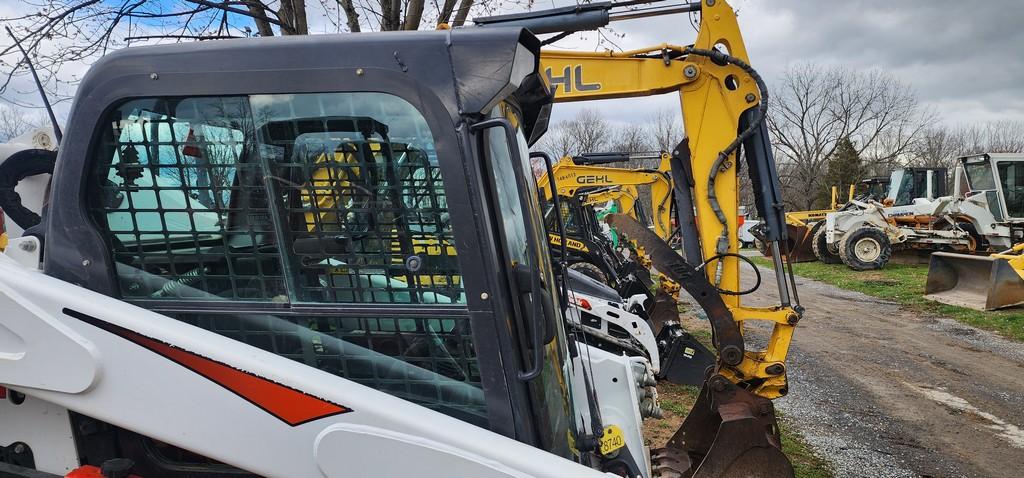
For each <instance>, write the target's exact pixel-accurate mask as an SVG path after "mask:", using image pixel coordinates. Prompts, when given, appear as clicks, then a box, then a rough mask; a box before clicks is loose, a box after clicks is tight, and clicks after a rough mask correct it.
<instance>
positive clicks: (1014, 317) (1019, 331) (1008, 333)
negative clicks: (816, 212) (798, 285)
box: [751, 257, 1024, 341]
mask: <svg viewBox="0 0 1024 478" xmlns="http://www.w3.org/2000/svg"><path fill="white" fill-rule="evenodd" d="M751 259H752V260H753V261H754V262H755V263H757V264H758V265H760V266H764V267H771V262H770V261H769V260H768V259H765V258H763V257H752V258H751ZM793 272H794V273H796V275H798V276H801V277H806V278H808V279H814V280H817V281H821V282H825V283H827V284H832V285H834V286H837V287H841V288H843V289H848V290H853V291H857V292H863V293H865V294H867V295H871V296H875V297H880V298H882V299H887V300H891V301H893V302H897V303H899V304H902V305H904V306H906V307H908V308H909V309H911V310H913V311H915V312H919V313H926V314H935V315H941V316H944V317H949V318H951V319H955V320H958V321H960V322H963V323H965V324H968V325H971V326H974V327H977V328H979V329H984V330H991V331H993V332H997V333H999V334H1001V335H1003V336H1004V337H1007V338H1010V339H1013V340H1017V341H1024V311H1020V310H1008V311H1006V310H994V311H987V312H982V311H978V310H973V309H967V308H964V307H957V306H955V305H946V304H941V303H938V302H933V301H930V300H926V299H925V298H924V284H925V281H926V279H927V278H928V266H927V265H923V264H921V265H916V264H915V265H911V264H889V265H887V266H885V268H884V269H881V270H876V271H855V270H852V269H850V268H848V267H846V265H844V264H825V263H822V262H801V263H799V264H793Z"/></svg>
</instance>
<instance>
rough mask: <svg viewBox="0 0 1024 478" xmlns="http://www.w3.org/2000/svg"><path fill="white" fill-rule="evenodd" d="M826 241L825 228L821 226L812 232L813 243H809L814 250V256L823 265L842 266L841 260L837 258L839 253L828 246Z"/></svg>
mask: <svg viewBox="0 0 1024 478" xmlns="http://www.w3.org/2000/svg"><path fill="white" fill-rule="evenodd" d="M826 239H827V237H826V236H825V227H824V226H821V227H819V228H818V230H817V231H815V232H814V237H813V239H812V240H813V241H814V242H812V243H811V246H812V249H814V256H815V257H817V258H818V260H819V261H821V262H824V263H825V264H842V263H843V259H842V258H840V257H839V251H837V250H836V248H835V247H834V246H829V244H828V241H827V240H826Z"/></svg>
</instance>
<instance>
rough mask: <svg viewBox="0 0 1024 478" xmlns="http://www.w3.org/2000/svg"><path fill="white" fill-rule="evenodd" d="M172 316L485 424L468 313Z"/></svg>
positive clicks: (476, 422)
mask: <svg viewBox="0 0 1024 478" xmlns="http://www.w3.org/2000/svg"><path fill="white" fill-rule="evenodd" d="M174 317H175V318H177V319H179V320H182V321H184V322H187V323H189V324H192V325H195V326H198V327H202V328H204V329H207V330H212V331H214V332H217V333H219V334H222V335H225V336H227V337H229V338H232V339H234V340H238V341H240V342H245V343H247V344H249V345H252V346H255V347H257V348H260V349H263V350H266V351H268V352H273V353H275V354H277V355H281V356H283V357H286V358H289V359H292V360H295V361H297V362H301V363H304V364H306V365H309V366H311V367H316V368H319V369H320V370H324V371H326V372H329V373H332V374H335V375H338V376H342V377H345V378H348V379H350V380H353V381H355V382H357V383H360V384H363V385H366V386H368V387H371V388H374V389H376V390H380V391H383V392H387V393H389V394H391V395H395V396H397V397H399V398H403V399H405V400H409V401H411V402H414V403H418V404H420V405H423V406H425V407H427V408H430V409H433V410H437V411H439V412H441V413H444V414H447V415H451V416H454V417H456V418H459V419H461V420H464V421H467V422H470V423H473V424H476V425H479V426H483V427H486V426H487V412H486V404H485V400H484V394H483V390H482V386H481V378H480V370H479V368H478V365H477V359H476V354H475V352H474V350H473V343H472V337H471V335H470V329H469V319H468V318H466V317H453V318H440V317H439V318H430V319H410V318H379V317H378V318H368V317H335V316H305V315H274V314H212V313H206V314H194V313H180V314H174Z"/></svg>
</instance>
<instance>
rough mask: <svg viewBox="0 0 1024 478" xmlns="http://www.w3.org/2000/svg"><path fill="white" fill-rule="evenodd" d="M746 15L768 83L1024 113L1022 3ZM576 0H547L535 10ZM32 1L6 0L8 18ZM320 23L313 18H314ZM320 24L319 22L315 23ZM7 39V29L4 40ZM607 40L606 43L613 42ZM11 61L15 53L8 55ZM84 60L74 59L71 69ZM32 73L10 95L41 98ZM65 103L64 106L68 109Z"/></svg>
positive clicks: (911, 0)
mask: <svg viewBox="0 0 1024 478" xmlns="http://www.w3.org/2000/svg"><path fill="white" fill-rule="evenodd" d="M731 3H732V5H733V6H734V7H735V8H736V9H737V10H738V12H739V20H740V27H741V29H742V31H743V35H744V39H745V41H746V44H747V49H748V51H749V53H750V59H751V63H752V64H753V66H754V67H755V68H757V69H758V70H759V71H760V72H761V74H762V75H763V76H764V77H765V78H766V79H767V80H768V82H769V87H771V82H772V80H773V79H775V78H777V77H778V75H779V74H780V72H782V71H783V70H784V69H785V68H786V66H787V65H791V64H793V63H800V62H813V63H817V64H822V65H842V66H845V67H848V68H852V69H871V68H878V69H882V70H885V71H888V72H890V73H892V74H893V75H895V76H896V77H897V78H899V79H900V80H902V81H903V82H905V83H907V84H909V85H911V86H912V87H913V88H914V89H915V90H916V91H917V93H918V96H919V98H920V99H921V101H922V102H923V103H924V104H926V105H928V106H931V107H933V108H935V110H936V111H937V112H938V113H939V115H940V117H941V118H942V120H943V121H944V122H946V123H948V124H951V125H955V124H958V123H970V122H977V121H986V120H998V119H1015V120H1024V87H1021V86H1019V85H1021V84H1022V82H1024V74H1022V73H1024V55H1022V53H1024V28H1022V27H1021V25H1022V24H1024V1H1022V0H985V1H976V2H965V1H962V0H959V1H954V0H899V1H893V0H885V1H883V0H861V1H855V0H847V1H821V0H732V2H731ZM567 4H571V2H568V1H565V0H555V1H552V0H546V2H545V0H541V1H538V2H536V3H535V4H534V8H536V9H541V8H547V7H549V6H562V5H567ZM24 8H26V7H25V6H23V4H22V2H17V1H15V0H0V18H2V17H8V16H11V15H13V14H15V13H18V11H19V10H22V9H24ZM310 21H311V23H313V22H315V19H314V18H311V19H310ZM314 29H315V28H314ZM611 33H612V34H611V35H610V36H611V37H612V38H614V41H615V43H616V44H617V45H618V47H620V48H623V49H632V48H638V47H642V46H651V45H657V44H659V43H673V44H680V45H685V44H688V43H690V42H692V40H693V39H694V38H695V36H696V32H695V31H694V30H693V27H692V26H691V25H690V22H689V20H688V19H687V17H686V16H685V15H672V16H664V17H657V18H648V19H642V20H633V21H625V22H618V23H615V24H613V28H612V32H611ZM8 42H9V40H8V39H7V38H6V35H4V38H3V39H2V40H0V44H6V43H8ZM605 45H608V44H607V43H605ZM556 46H558V47H560V48H566V49H573V48H580V49H588V50H593V49H594V48H595V47H596V46H597V41H596V40H595V36H594V35H593V34H587V35H574V36H573V37H570V38H568V39H565V40H563V41H560V42H558V43H557V45H556ZM8 59H13V58H8ZM86 68H87V66H86V65H69V68H68V69H67V70H66V71H67V74H68V75H72V74H81V72H83V71H84V70H85V69H86ZM15 90H21V91H29V92H30V91H31V87H30V83H28V82H27V78H26V79H23V80H21V81H20V82H19V84H18V85H16V88H14V89H13V90H12V91H9V92H8V93H5V94H4V97H5V98H6V99H14V100H17V101H22V102H31V103H34V104H38V103H39V100H38V97H37V96H36V95H35V94H34V93H32V94H27V95H26V94H18V93H17V92H16V91H15ZM677 101H678V100H677V97H676V96H675V95H666V96H659V97H652V98H643V99H629V100H612V101H601V102H588V103H575V104H559V105H557V106H556V107H555V111H554V115H555V116H554V119H555V120H556V121H557V120H559V119H565V118H568V117H571V116H573V115H574V114H575V113H576V112H577V111H578V110H579V109H581V108H594V109H597V110H599V111H600V112H601V113H602V114H604V115H605V116H606V117H609V118H613V119H614V121H616V122H642V121H644V120H646V119H648V118H649V117H650V116H652V115H653V114H654V113H655V112H656V111H658V110H659V109H665V108H668V109H672V110H677V109H678V103H677ZM67 106H68V105H67V104H63V105H61V106H60V109H61V110H62V112H66V109H67Z"/></svg>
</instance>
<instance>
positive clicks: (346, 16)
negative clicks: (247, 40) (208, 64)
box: [0, 0, 515, 100]
mask: <svg viewBox="0 0 1024 478" xmlns="http://www.w3.org/2000/svg"><path fill="white" fill-rule="evenodd" d="M508 1H509V0H443V3H439V2H437V1H433V2H429V3H428V2H427V1H426V0H23V1H22V3H23V4H24V5H25V6H26V7H27V8H26V10H25V11H26V13H25V14H24V15H21V16H16V17H11V18H0V22H3V23H4V24H5V25H7V26H10V27H11V28H12V29H13V31H14V33H15V35H16V36H17V37H18V38H20V39H21V40H22V43H23V45H24V46H25V48H26V49H27V50H28V52H29V55H30V56H31V57H32V59H33V62H34V63H35V65H36V68H37V69H38V70H39V72H40V76H41V79H42V81H43V84H44V85H45V86H46V88H47V90H48V91H49V92H50V93H52V94H57V95H58V96H60V95H63V96H60V97H59V98H58V100H60V99H64V100H66V99H68V96H67V94H68V93H70V92H71V90H72V89H73V88H69V86H70V87H73V86H74V83H75V82H76V81H77V78H75V77H74V76H73V75H72V74H71V73H68V72H67V71H66V70H68V69H69V68H68V65H80V64H83V63H85V64H88V63H91V62H92V61H94V60H96V59H97V58H98V57H100V56H102V55H103V54H105V53H106V52H108V51H110V50H114V49H118V48H123V47H127V46H131V45H135V44H143V43H145V44H151V43H159V42H169V41H170V42H180V41H198V40H214V39H222V38H234V37H245V36H253V35H259V36H274V35H306V34H309V33H311V25H310V19H312V20H313V24H314V25H313V26H315V29H316V32H317V33H319V32H323V33H336V32H360V31H367V30H416V29H419V28H436V27H437V26H438V25H440V24H442V23H444V24H452V25H453V26H459V25H462V24H464V23H465V22H466V19H467V18H468V17H469V15H470V14H483V13H490V12H494V11H495V10H496V9H497V8H498V7H499V6H500V5H501V4H502V3H503V2H508ZM513 1H515V0H513ZM253 26H255V32H254V31H253V28H252V27H253ZM25 75H27V71H26V68H25V65H24V64H23V61H22V57H21V54H20V53H19V52H18V50H17V49H16V48H15V47H14V45H13V42H11V41H0V78H2V80H0V93H5V92H7V89H8V87H9V86H10V84H11V82H12V80H13V79H15V78H19V77H23V76H25Z"/></svg>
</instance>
